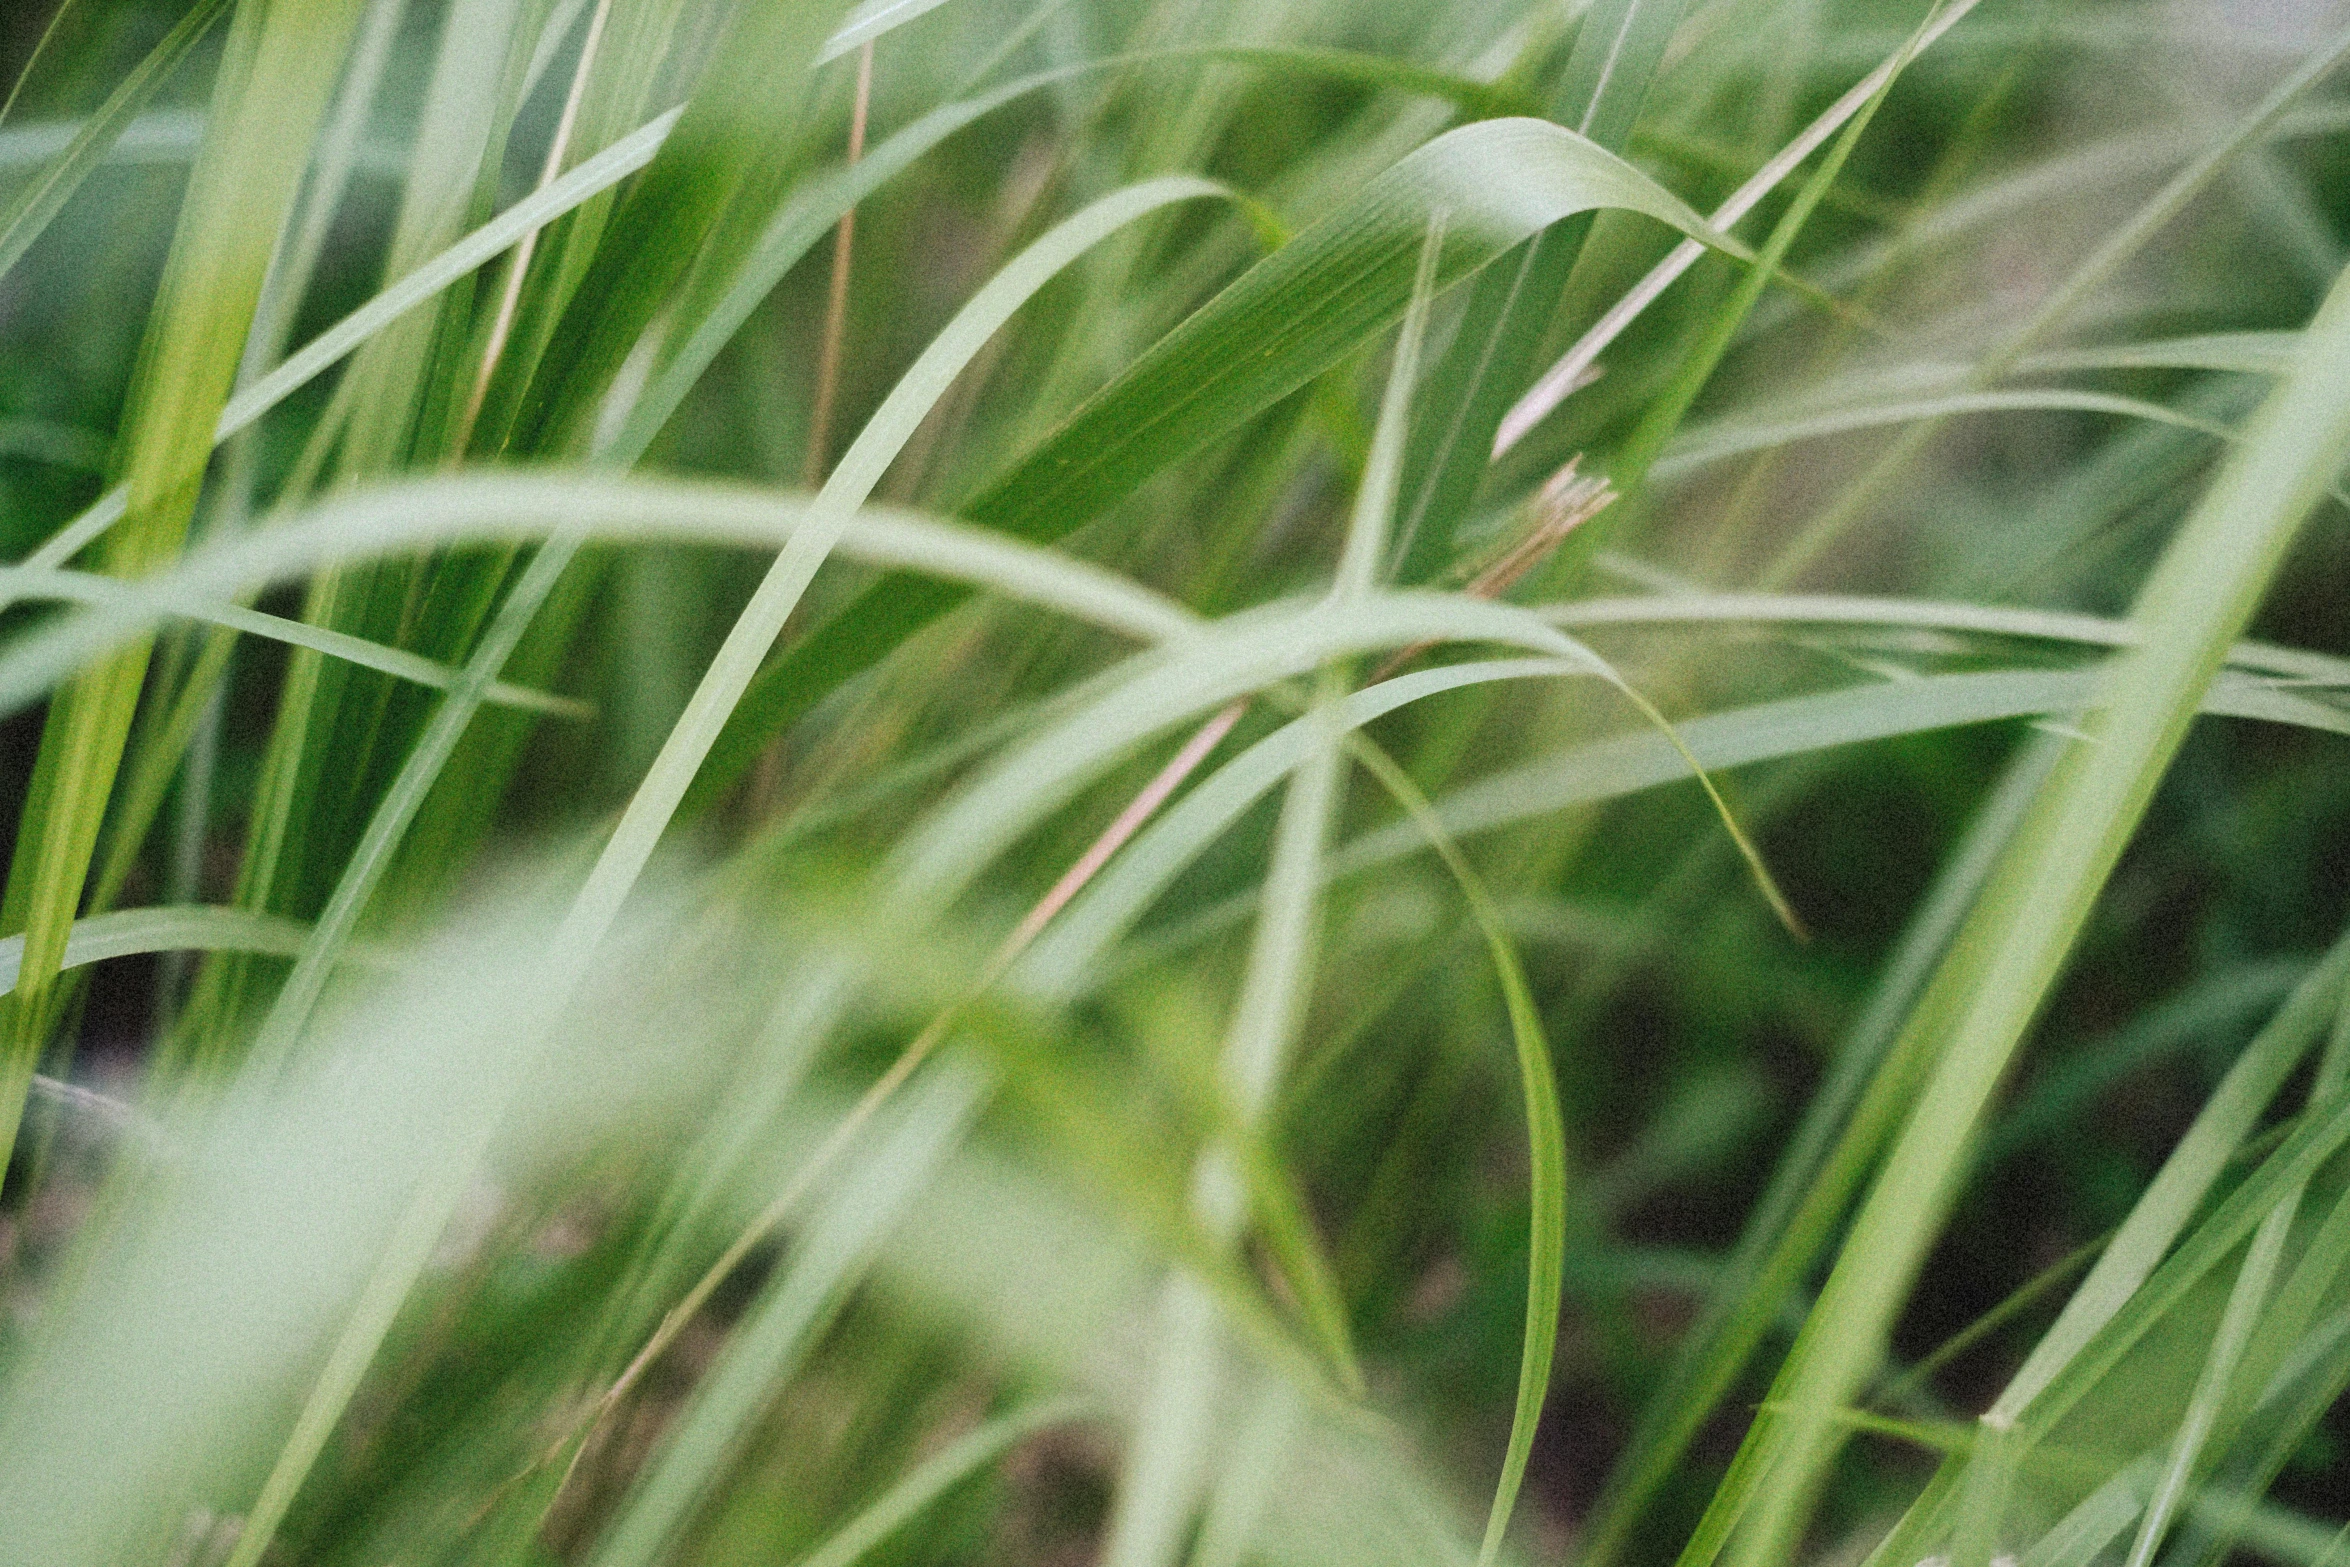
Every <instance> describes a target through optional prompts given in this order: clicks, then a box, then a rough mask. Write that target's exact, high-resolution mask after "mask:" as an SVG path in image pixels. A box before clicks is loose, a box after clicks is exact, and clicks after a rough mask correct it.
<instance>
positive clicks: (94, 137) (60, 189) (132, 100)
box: [0, 0, 228, 277]
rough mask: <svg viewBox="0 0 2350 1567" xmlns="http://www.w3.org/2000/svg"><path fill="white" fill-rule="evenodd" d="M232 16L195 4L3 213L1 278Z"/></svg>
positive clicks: (215, 1)
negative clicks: (207, 36) (222, 20)
mask: <svg viewBox="0 0 2350 1567" xmlns="http://www.w3.org/2000/svg"><path fill="white" fill-rule="evenodd" d="M227 10H228V0H195V3H194V4H193V5H191V6H190V7H189V8H188V12H187V14H186V15H185V16H183V17H181V18H180V19H179V21H178V22H177V23H176V24H174V25H173V27H172V29H171V31H170V32H168V33H166V34H164V36H163V41H162V42H161V43H158V44H157V45H156V46H155V48H154V50H153V51H152V52H150V53H149V54H148V56H147V57H146V58H145V59H144V60H141V61H140V62H139V64H138V66H137V68H136V69H134V70H133V71H132V72H131V73H130V75H128V76H126V77H124V78H123V80H122V83H121V85H119V86H118V87H116V88H115V89H114V91H113V92H112V93H111V94H109V95H108V97H107V99H106V101H105V103H103V104H101V105H100V106H99V108H98V112H97V113H95V114H93V115H91V116H90V117H89V118H88V119H86V120H84V121H83V122H82V123H81V127H80V128H79V129H78V130H77V131H75V132H74V136H73V140H72V141H71V142H70V143H69V144H67V146H66V147H65V148H64V149H63V150H62V151H61V152H59V153H58V154H57V156H56V158H55V160H54V161H53V162H51V163H50V165H49V167H48V168H46V169H44V170H42V171H41V173H40V175H39V177H37V178H36V179H34V180H33V181H32V182H31V183H30V184H28V185H26V186H25V187H24V189H22V190H20V191H18V192H17V193H16V195H15V196H14V197H13V198H12V199H11V200H10V201H9V203H8V205H7V207H6V208H5V209H0V277H6V276H7V275H8V274H9V272H10V271H12V270H13V269H14V268H15V266H16V264H17V262H18V261H20V260H22V259H23V258H24V253H25V252H26V251H28V250H30V249H31V248H32V245H33V241H34V240H36V239H39V238H40V237H41V233H42V231H43V230H45V229H46V228H48V226H49V220H50V219H52V218H54V217H56V216H57V214H58V213H59V212H61V211H63V210H64V209H65V204H66V202H68V201H69V200H71V199H72V197H73V193H74V192H75V191H77V190H79V189H81V187H82V182H83V181H84V180H86V179H88V178H89V176H90V171H91V170H93V169H95V168H97V167H98V165H99V164H100V163H102V162H104V161H105V158H106V155H107V154H108V153H109V152H111V151H112V150H113V148H114V145H115V143H116V142H118V141H119V140H120V139H121V138H122V135H123V133H124V132H125V131H127V130H128V129H130V126H131V123H132V121H134V120H136V119H137V118H138V116H139V111H140V110H142V109H144V108H145V107H146V106H147V104H148V102H149V100H151V99H152V98H153V97H154V96H155V94H156V92H157V91H158V90H159V89H161V88H162V87H163V85H164V84H165V83H167V82H168V81H170V80H171V74H172V72H173V71H174V70H176V69H177V68H178V66H179V64H180V62H181V61H182V60H184V59H186V58H187V57H188V53H189V51H190V50H192V49H194V48H195V47H196V45H197V44H199V43H201V42H202V41H203V39H204V35H205V34H206V33H208V32H210V31H211V30H212V24H213V23H215V22H217V21H219V20H220V18H221V15H222V14H223V13H224V12H226V11H227Z"/></svg>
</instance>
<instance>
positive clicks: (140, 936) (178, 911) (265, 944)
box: [0, 904, 308, 992]
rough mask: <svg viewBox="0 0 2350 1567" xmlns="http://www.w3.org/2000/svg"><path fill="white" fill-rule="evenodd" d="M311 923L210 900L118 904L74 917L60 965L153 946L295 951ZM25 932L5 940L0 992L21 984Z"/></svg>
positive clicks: (132, 954) (1, 951) (276, 953)
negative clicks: (125, 906)
mask: <svg viewBox="0 0 2350 1567" xmlns="http://www.w3.org/2000/svg"><path fill="white" fill-rule="evenodd" d="M307 934H308V928H307V927H305V926H303V925H301V924H300V923H298V922H296V921H294V920H286V919H279V918H278V917H277V916H275V915H273V914H255V913H253V912H251V911H250V910H247V909H238V908H229V907H225V906H214V905H209V904H192V905H188V906H185V907H179V908H155V909H115V910H113V911H112V912H110V913H106V914H92V915H89V916H87V917H85V918H83V919H78V920H75V921H74V922H73V930H72V931H71V932H70V933H69V934H68V935H67V936H66V938H65V960H64V962H62V963H61V964H59V965H58V966H59V967H60V968H69V969H70V968H80V967H82V966H84V965H85V964H90V963H103V962H105V961H106V960H107V959H109V958H130V957H138V956H140V955H142V954H144V953H149V952H259V953H266V954H268V955H270V956H272V957H292V956H293V955H294V954H295V953H296V952H298V951H300V950H301V947H302V938H303V937H304V936H305V935H307ZM23 959H24V938H23V937H22V936H10V937H8V938H6V939H5V940H0V992H6V991H10V990H14V989H15V988H16V972H17V965H18V964H19V963H21V962H22V961H23Z"/></svg>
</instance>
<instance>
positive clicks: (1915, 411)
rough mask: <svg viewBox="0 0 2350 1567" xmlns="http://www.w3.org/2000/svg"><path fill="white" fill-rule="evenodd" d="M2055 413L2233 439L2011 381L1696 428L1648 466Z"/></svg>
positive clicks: (2127, 402)
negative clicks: (1886, 431)
mask: <svg viewBox="0 0 2350 1567" xmlns="http://www.w3.org/2000/svg"><path fill="white" fill-rule="evenodd" d="M2060 411H2061V412H2068V413H2095V414H2112V415H2114V416H2115V417H2117V418H2123V419H2144V420H2148V421H2150V422H2152V423H2156V424H2168V425H2175V426H2177V427H2178V428H2180V429H2182V430H2194V431H2196V432H2198V433H2200V434H2203V435H2208V436H2211V437H2213V438H2214V439H2216V440H2221V441H2229V442H2233V441H2235V440H2236V439H2237V438H2238V435H2237V432H2236V431H2234V430H2232V429H2230V428H2228V427H2227V426H2226V425H2224V424H2218V423H2215V422H2213V421H2211V420H2209V419H2202V418H2198V417H2196V416H2195V415H2194V414H2189V413H2181V412H2179V411H2178V410H2177V409H2174V408H2166V407H2164V406H2163V405H2162V404H2161V403H2155V402H2148V401H2147V400H2146V399H2145V398H2142V397H2125V396H2122V395H2120V394H2119V393H2115V392H2090V391H2077V390H2074V389H2073V388H2070V387H2061V386H2048V387H2019V388H2015V389H2011V390H1993V391H1962V392H1949V393H1945V394H1943V395H1942V396H1939V397H1925V398H1915V399H1911V400H1907V401H1900V402H1877V403H1870V404H1866V405H1864V406H1858V407H1851V408H1835V409H1826V410H1822V411H1821V412H1819V413H1814V414H1807V415H1803V416H1800V417H1796V418H1789V419H1776V420H1771V421H1769V422H1767V423H1746V422H1740V423H1736V424H1721V425H1707V426H1700V427H1699V428H1697V429H1694V430H1691V431H1690V432H1689V433H1688V434H1687V435H1686V436H1684V437H1683V438H1682V439H1681V440H1679V441H1677V442H1675V443H1674V444H1673V446H1671V447H1669V448H1667V449H1666V451H1665V453H1664V455H1663V456H1661V457H1659V458H1658V459H1657V461H1656V466H1655V468H1654V470H1653V471H1654V473H1655V475H1656V477H1658V478H1659V479H1677V478H1680V477H1681V476H1682V475H1684V474H1687V473H1692V472H1695V471H1696V470H1697V469H1699V468H1702V467H1704V466H1706V465H1707V464H1708V463H1716V462H1720V461H1722V460H1723V459H1724V458H1728V457H1740V456H1744V455H1745V454H1747V453H1749V452H1759V451H1768V450H1769V449H1771V448H1772V447H1776V446H1786V445H1789V444H1791V443H1793V442H1796V441H1811V440H1818V439H1820V438H1821V437H1823V436H1829V435H1843V434H1847V433H1849V432H1851V431H1854V430H1875V429H1882V428H1883V427H1885V426H1886V425H1894V424H1919V423H1924V422H1928V421H1940V420H1943V419H1948V418H1952V417H1954V416H1956V415H1960V414H1979V413H2049V412H2060Z"/></svg>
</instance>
